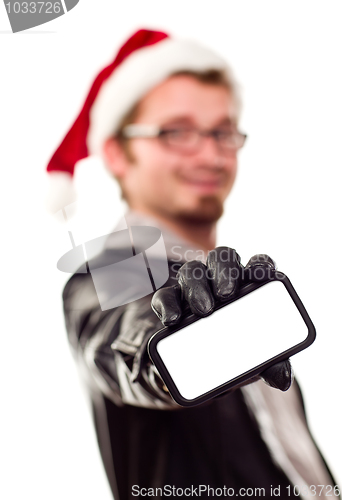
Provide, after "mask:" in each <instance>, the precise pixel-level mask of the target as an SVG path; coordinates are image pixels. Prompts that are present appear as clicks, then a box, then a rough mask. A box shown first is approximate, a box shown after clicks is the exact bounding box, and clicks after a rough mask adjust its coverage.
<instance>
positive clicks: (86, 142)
mask: <svg viewBox="0 0 342 500" xmlns="http://www.w3.org/2000/svg"><path fill="white" fill-rule="evenodd" d="M211 69H217V70H222V71H225V72H226V73H227V76H228V78H229V80H230V81H231V82H233V78H232V75H231V72H230V69H229V68H228V66H227V63H226V62H225V61H224V59H222V58H221V57H220V56H218V55H217V54H215V53H214V52H213V51H211V50H210V49H208V48H206V47H203V46H201V45H199V44H198V43H196V42H193V41H190V40H176V39H172V38H170V37H169V35H167V34H166V33H163V32H160V31H150V30H139V31H137V32H136V33H135V34H134V35H133V36H131V38H129V40H128V41H127V42H126V43H125V44H124V45H123V46H122V47H121V49H120V50H119V52H118V54H117V56H116V57H115V59H114V61H113V62H112V63H111V64H109V65H108V66H107V67H105V68H104V69H103V70H102V71H101V72H100V73H99V74H98V75H97V77H96V78H95V80H94V82H93V84H92V86H91V88H90V91H89V93H88V96H87V98H86V100H85V103H84V105H83V108H82V109H81V112H80V114H79V115H78V117H77V118H76V120H75V122H74V124H73V125H72V127H71V128H70V130H69V132H68V133H67V134H66V136H65V138H64V139H63V141H62V143H61V144H60V146H59V147H58V149H57V150H56V152H55V153H54V154H53V156H52V158H51V160H50V162H49V164H48V166H47V171H48V172H49V174H50V175H51V177H53V184H54V186H53V189H52V191H51V194H50V199H49V200H48V201H49V205H50V208H51V209H52V210H53V211H57V210H58V209H60V208H63V207H64V206H66V205H68V204H69V203H71V202H72V201H75V194H74V191H73V187H72V182H70V181H71V180H72V177H73V174H74V168H75V164H76V163H77V162H78V161H79V160H82V159H83V158H86V157H88V156H89V154H101V148H102V145H103V143H104V141H105V140H106V139H107V138H108V137H110V136H112V135H113V134H115V132H116V131H117V128H118V126H119V124H120V122H121V121H122V119H123V117H124V116H125V115H126V113H127V112H128V111H129V110H130V109H131V108H132V107H133V106H134V105H135V104H136V103H137V102H138V101H139V100H140V99H141V98H142V97H143V96H144V95H145V94H146V93H147V92H148V91H149V90H151V89H152V88H153V87H155V86H156V85H158V84H159V83H161V82H162V81H163V80H165V79H166V78H167V77H168V76H170V75H171V74H173V73H175V72H178V71H191V70H192V71H206V70H211Z"/></svg>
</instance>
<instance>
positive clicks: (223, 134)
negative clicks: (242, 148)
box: [214, 130, 232, 140]
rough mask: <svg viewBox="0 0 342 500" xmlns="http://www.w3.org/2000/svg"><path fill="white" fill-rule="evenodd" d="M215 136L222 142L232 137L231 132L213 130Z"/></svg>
mask: <svg viewBox="0 0 342 500" xmlns="http://www.w3.org/2000/svg"><path fill="white" fill-rule="evenodd" d="M214 133H215V135H216V137H217V138H218V139H221V140H224V139H228V138H229V137H231V136H232V131H231V130H215V132H214Z"/></svg>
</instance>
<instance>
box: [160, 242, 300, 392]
mask: <svg viewBox="0 0 342 500" xmlns="http://www.w3.org/2000/svg"><path fill="white" fill-rule="evenodd" d="M274 271H275V263H274V261H273V260H272V259H271V258H270V257H268V256H267V255H265V254H258V255H255V256H254V257H252V258H251V259H250V260H249V262H248V264H247V265H246V267H243V265H242V264H241V261H240V256H239V255H238V254H237V252H236V251H235V250H233V249H232V248H228V247H217V248H216V249H215V250H212V251H211V252H209V254H208V257H207V262H206V265H205V264H203V262H200V261H197V260H192V261H189V262H186V263H185V264H183V266H182V267H181V268H180V269H179V271H178V274H177V279H178V284H177V285H175V286H171V287H165V288H160V289H159V290H157V292H156V293H155V294H154V295H153V298H152V303H151V306H152V309H153V311H154V312H155V313H156V314H157V316H158V318H159V319H160V321H161V322H162V323H163V325H164V326H171V325H175V324H177V323H178V322H179V320H180V318H181V316H182V315H185V314H186V313H187V312H188V313H189V312H190V311H191V312H192V313H194V314H197V315H198V316H201V317H205V316H208V315H209V314H211V313H212V312H213V310H214V307H215V302H216V301H218V302H221V301H225V300H227V299H229V298H231V297H234V295H235V294H236V292H237V290H238V289H239V287H240V286H242V285H245V284H247V283H250V282H257V281H265V280H267V278H268V277H270V276H271V275H272V273H274ZM260 377H261V378H262V379H263V380H264V382H266V383H267V384H268V385H270V386H272V387H275V388H277V389H280V390H282V391H286V390H287V389H289V387H290V386H291V382H292V370H291V364H290V361H289V360H286V361H281V362H279V363H276V364H275V365H273V366H271V367H270V368H268V369H267V370H265V371H264V372H263V373H261V375H260Z"/></svg>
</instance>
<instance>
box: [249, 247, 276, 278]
mask: <svg viewBox="0 0 342 500" xmlns="http://www.w3.org/2000/svg"><path fill="white" fill-rule="evenodd" d="M276 268H277V266H276V263H275V262H274V260H273V259H271V257H269V256H268V255H266V254H264V253H258V254H256V255H253V257H251V258H250V259H249V261H248V263H247V265H246V267H245V269H244V272H243V281H244V282H253V283H255V282H260V281H266V280H269V279H271V278H272V277H273V275H274V271H275V270H276Z"/></svg>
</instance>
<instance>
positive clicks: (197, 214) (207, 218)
mask: <svg viewBox="0 0 342 500" xmlns="http://www.w3.org/2000/svg"><path fill="white" fill-rule="evenodd" d="M222 214H223V204H222V202H221V201H220V200H218V199H217V198H216V197H215V196H206V197H203V198H201V200H200V203H199V205H197V207H196V209H194V210H184V209H182V210H180V211H179V212H178V213H176V214H174V217H175V219H178V220H179V221H180V222H183V223H184V222H185V223H188V224H191V225H198V226H201V225H206V224H213V223H216V222H217V221H218V220H219V218H220V217H221V216H222Z"/></svg>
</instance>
